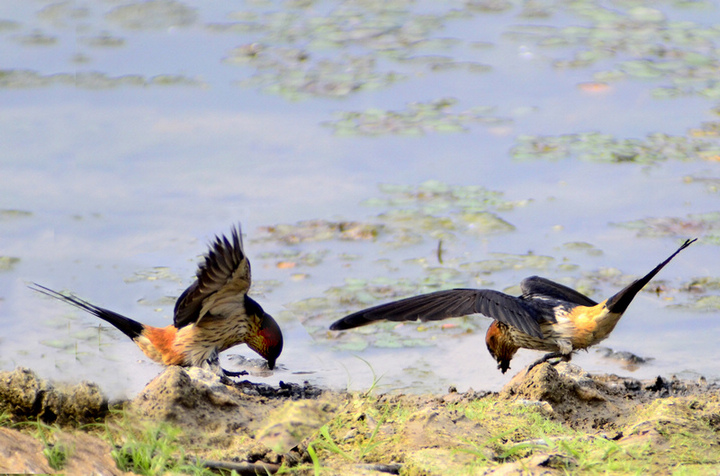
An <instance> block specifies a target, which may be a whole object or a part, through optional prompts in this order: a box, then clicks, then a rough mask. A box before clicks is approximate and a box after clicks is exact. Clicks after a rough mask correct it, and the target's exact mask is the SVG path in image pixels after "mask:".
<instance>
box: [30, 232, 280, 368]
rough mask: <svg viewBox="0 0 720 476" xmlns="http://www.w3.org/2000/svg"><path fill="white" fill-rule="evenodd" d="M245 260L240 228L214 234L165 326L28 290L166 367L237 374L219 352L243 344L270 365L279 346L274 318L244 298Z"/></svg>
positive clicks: (38, 287) (247, 281) (55, 294)
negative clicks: (96, 322) (107, 328)
mask: <svg viewBox="0 0 720 476" xmlns="http://www.w3.org/2000/svg"><path fill="white" fill-rule="evenodd" d="M250 283H251V280H250V262H249V261H248V259H247V256H246V255H245V251H244V250H243V244H242V234H241V231H240V227H239V226H238V227H236V228H233V230H232V234H231V236H230V238H227V237H224V236H223V237H216V238H215V241H214V242H213V243H212V244H211V245H210V250H209V251H208V253H207V254H206V255H205V259H204V261H203V262H201V263H200V264H199V267H198V271H197V279H196V280H195V282H193V283H192V284H191V285H190V287H188V288H187V289H186V290H185V291H184V292H183V293H182V294H181V295H180V297H179V298H178V299H177V302H176V303H175V312H174V318H173V323H172V324H171V325H169V326H166V327H153V326H149V325H146V324H142V323H140V322H137V321H135V320H133V319H130V318H128V317H125V316H122V315H120V314H118V313H116V312H113V311H110V310H107V309H104V308H102V307H99V306H95V305H94V304H90V303H89V302H87V301H85V300H83V299H80V298H78V297H76V296H72V295H66V294H61V293H59V292H57V291H53V290H52V289H49V288H46V287H45V286H41V285H39V284H35V285H34V287H32V286H31V289H33V290H35V291H38V292H40V293H42V294H45V295H47V296H50V297H53V298H55V299H59V300H61V301H64V302H67V303H69V304H72V305H73V306H75V307H77V308H80V309H82V310H83V311H87V312H89V313H90V314H94V315H95V316H97V317H99V318H100V319H103V320H104V321H106V322H108V323H110V324H112V325H113V326H115V327H116V328H117V329H119V330H120V331H122V332H123V333H124V334H125V335H126V336H128V337H129V338H130V339H132V340H133V341H134V342H135V343H136V344H137V346H138V347H140V350H142V351H143V353H144V354H145V355H146V356H148V357H149V358H150V359H152V360H154V361H155V362H158V363H161V364H165V365H181V366H186V367H191V366H198V367H201V366H207V367H209V368H210V369H211V370H213V371H215V372H216V373H218V374H220V375H226V376H231V377H234V376H237V375H244V374H245V373H246V372H230V371H227V370H225V369H223V368H222V367H221V366H220V361H219V354H220V352H223V351H224V350H227V349H229V348H230V347H233V346H236V345H239V344H247V345H248V347H250V348H251V349H252V350H254V351H255V352H257V353H258V354H260V355H261V356H262V357H263V358H265V359H266V360H267V364H268V367H269V368H270V369H273V368H274V367H275V362H276V360H277V358H278V357H279V356H280V353H281V352H282V348H283V336H282V332H281V331H280V327H279V326H278V324H277V322H276V321H275V319H273V318H272V316H270V315H269V314H268V313H266V312H265V311H264V310H263V308H262V307H260V304H258V303H257V302H256V301H255V300H253V299H252V298H250V296H248V294H247V293H248V291H249V289H250Z"/></svg>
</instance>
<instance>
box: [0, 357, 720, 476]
mask: <svg viewBox="0 0 720 476" xmlns="http://www.w3.org/2000/svg"><path fill="white" fill-rule="evenodd" d="M0 381H1V382H2V384H3V385H2V388H0V411H1V412H2V420H0V421H1V422H2V424H1V425H0V426H2V428H0V441H5V442H6V444H0V448H3V449H2V451H0V472H44V473H52V472H64V473H67V472H73V473H75V472H78V471H79V472H81V473H86V474H89V473H90V472H94V471H97V470H98V469H99V468H103V470H104V471H105V474H136V473H137V474H152V473H153V472H156V471H157V470H160V471H168V472H180V473H188V474H212V473H217V472H221V473H222V472H225V473H229V472H230V471H235V472H236V473H237V474H256V473H257V474H267V473H276V472H284V473H288V472H289V473H295V474H340V473H343V474H388V473H390V474H422V475H430V474H564V473H567V472H573V473H580V474H594V473H598V472H600V473H605V472H609V473H627V472H631V473H633V472H637V471H653V472H658V471H660V472H666V471H669V472H680V473H682V472H689V473H693V474H697V473H700V474H704V473H708V474H714V473H716V472H717V471H718V470H719V469H720V398H719V396H720V388H718V386H717V385H715V384H708V383H707V382H705V381H704V380H703V379H700V380H699V381H696V382H690V381H681V380H678V379H674V378H672V377H668V378H665V377H657V378H656V379H652V380H647V381H641V380H635V379H630V378H624V377H618V376H616V375H590V374H588V373H586V372H584V371H583V370H582V369H581V368H580V367H578V366H576V365H572V364H568V363H560V364H558V365H556V366H552V365H549V364H543V365H540V366H537V367H535V368H533V369H532V370H531V371H530V372H526V371H525V370H523V371H521V372H519V373H518V374H517V375H515V376H514V377H513V378H512V380H511V381H510V382H508V384H507V385H506V386H505V387H504V388H503V389H502V391H500V392H498V393H495V392H487V391H473V390H470V391H468V392H465V393H458V392H456V391H454V390H453V389H450V391H449V392H448V393H447V394H445V395H403V394H397V395H390V394H385V395H375V394H374V393H373V391H372V389H369V390H368V391H366V392H352V393H348V392H337V391H329V390H324V389H320V388H317V387H314V386H311V385H309V384H304V385H297V384H284V383H281V385H280V386H279V387H272V386H268V385H265V384H258V383H252V382H249V381H230V380H227V379H220V378H219V377H218V376H216V375H215V374H212V373H210V372H207V371H204V370H202V369H195V368H193V369H185V368H180V367H169V368H167V369H166V370H165V371H163V372H162V373H161V374H160V375H158V376H157V377H156V378H155V379H154V380H152V381H151V382H150V383H149V384H148V385H147V387H146V388H145V389H144V390H143V391H142V392H141V393H140V394H139V395H137V396H136V397H135V398H134V399H133V400H129V401H118V402H108V401H107V399H106V398H105V397H104V396H103V395H102V392H101V391H100V389H99V388H98V387H97V386H95V385H93V384H90V383H81V384H78V385H76V386H72V387H62V386H57V387H56V386H55V385H53V384H52V383H50V382H47V381H44V380H40V379H38V378H37V377H36V376H35V374H34V373H33V372H32V371H31V370H28V369H23V368H18V369H16V370H14V371H12V372H3V373H0ZM148 428H150V429H152V430H151V431H153V432H154V433H152V434H153V438H155V439H157V440H161V439H163V438H165V436H166V435H169V434H172V435H173V438H174V445H175V446H173V447H172V448H173V449H172V451H175V454H173V455H172V457H171V458H169V460H168V461H166V462H163V463H162V464H161V466H159V467H158V466H156V467H153V468H152V469H150V470H148V469H145V467H144V466H142V465H140V464H139V463H138V461H134V460H133V458H135V460H137V459H138V458H139V457H138V456H137V453H133V452H132V451H130V450H129V449H128V441H130V440H132V441H136V442H137V441H139V440H133V436H132V435H133V434H136V433H137V434H140V433H143V432H147V431H148ZM171 429H172V430H171ZM151 439H152V438H151ZM136 444H137V443H136ZM154 451H155V453H156V454H159V453H160V450H159V449H157V448H156V449H155V450H154ZM63 455H64V456H63ZM128 455H129V456H128ZM158 457H159V456H158ZM152 458H154V456H153V457H151V459H152ZM163 465H164V466H163ZM183 465H184V466H183Z"/></svg>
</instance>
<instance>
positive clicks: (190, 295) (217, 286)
mask: <svg viewBox="0 0 720 476" xmlns="http://www.w3.org/2000/svg"><path fill="white" fill-rule="evenodd" d="M248 289H250V262H249V261H248V259H247V256H245V252H244V251H243V244H242V233H241V230H240V226H239V225H238V226H237V227H234V228H233V230H232V235H231V237H230V239H228V238H227V237H225V236H222V237H215V241H214V242H213V243H212V244H211V245H210V250H209V251H208V253H207V255H206V256H205V262H204V263H201V264H200V266H199V269H198V272H197V279H196V280H195V282H194V283H193V284H191V285H190V287H188V288H187V289H186V290H185V292H183V293H182V294H181V295H180V297H179V298H178V300H177V302H176V303H175V319H174V323H175V327H177V328H180V327H184V326H187V325H188V324H193V323H197V322H198V321H199V320H200V319H202V317H203V315H204V314H205V311H206V309H205V310H204V309H203V304H204V303H205V302H206V300H207V299H208V298H209V297H211V296H213V295H215V294H217V293H219V292H220V291H222V292H223V293H224V294H225V293H233V294H236V295H244V294H245V293H247V291H248Z"/></svg>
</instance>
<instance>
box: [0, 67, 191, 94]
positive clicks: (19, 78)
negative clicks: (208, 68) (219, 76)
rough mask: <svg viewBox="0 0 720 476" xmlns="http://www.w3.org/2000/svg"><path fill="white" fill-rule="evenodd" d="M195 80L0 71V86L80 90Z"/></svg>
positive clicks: (100, 74) (20, 70)
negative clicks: (63, 87)
mask: <svg viewBox="0 0 720 476" xmlns="http://www.w3.org/2000/svg"><path fill="white" fill-rule="evenodd" d="M202 84H203V83H202V82H201V81H200V80H197V79H193V78H190V77H188V76H183V75H169V74H166V75H158V76H143V75H138V74H126V75H122V76H109V75H107V74H105V73H101V72H98V71H79V72H76V73H54V74H42V73H39V72H37V71H34V70H27V69H3V70H0V88H6V89H29V88H42V87H48V86H55V85H62V86H74V87H77V88H81V89H90V90H95V89H113V88H119V87H148V86H192V87H197V86H202Z"/></svg>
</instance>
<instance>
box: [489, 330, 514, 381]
mask: <svg viewBox="0 0 720 476" xmlns="http://www.w3.org/2000/svg"><path fill="white" fill-rule="evenodd" d="M485 344H487V348H488V351H489V352H490V355H492V356H493V358H494V359H495V360H497V363H498V369H500V370H501V371H502V373H505V372H507V371H508V369H509V368H510V361H511V360H512V358H513V356H514V355H515V352H517V350H518V348H519V347H518V346H516V345H515V343H514V342H513V341H512V339H511V338H510V335H509V334H508V329H507V325H505V324H503V323H502V322H498V321H493V322H492V324H490V327H488V330H487V333H486V334H485Z"/></svg>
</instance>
